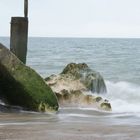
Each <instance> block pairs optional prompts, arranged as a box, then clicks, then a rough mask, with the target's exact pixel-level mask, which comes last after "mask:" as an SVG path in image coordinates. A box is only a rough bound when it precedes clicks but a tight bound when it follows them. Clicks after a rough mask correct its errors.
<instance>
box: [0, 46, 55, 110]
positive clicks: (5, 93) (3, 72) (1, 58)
mask: <svg viewBox="0 0 140 140" xmlns="http://www.w3.org/2000/svg"><path fill="white" fill-rule="evenodd" d="M0 91H1V92H0V94H1V95H0V96H2V97H4V98H6V100H7V101H8V103H9V104H11V105H15V106H21V107H24V108H26V109H29V110H33V111H42V112H45V111H56V110H58V101H57V98H56V96H55V94H54V93H53V91H52V90H51V88H50V87H49V86H48V85H46V83H45V81H44V80H43V79H42V78H41V77H40V76H39V75H38V74H37V73H36V72H35V71H34V70H33V69H31V68H29V67H27V66H25V65H24V64H23V63H22V62H21V61H20V60H19V59H18V58H17V57H16V56H15V55H14V54H13V53H12V52H10V51H9V50H8V49H7V48H6V47H4V46H3V45H2V44H0Z"/></svg>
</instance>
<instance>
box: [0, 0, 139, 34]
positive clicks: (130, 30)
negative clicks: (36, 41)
mask: <svg viewBox="0 0 140 140" xmlns="http://www.w3.org/2000/svg"><path fill="white" fill-rule="evenodd" d="M23 3H24V0H0V36H9V34H10V19H11V16H23ZM29 22H30V25H29V36H47V37H140V0H29Z"/></svg>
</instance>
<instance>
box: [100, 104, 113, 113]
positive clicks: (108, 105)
mask: <svg viewBox="0 0 140 140" xmlns="http://www.w3.org/2000/svg"><path fill="white" fill-rule="evenodd" d="M100 107H101V109H102V110H106V111H110V110H111V104H110V103H108V102H103V103H101V105H100Z"/></svg>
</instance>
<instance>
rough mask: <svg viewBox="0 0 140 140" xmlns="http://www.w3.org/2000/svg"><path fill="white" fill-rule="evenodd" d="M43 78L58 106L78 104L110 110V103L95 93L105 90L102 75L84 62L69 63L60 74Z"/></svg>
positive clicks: (104, 91)
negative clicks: (56, 99) (55, 97)
mask: <svg viewBox="0 0 140 140" xmlns="http://www.w3.org/2000/svg"><path fill="white" fill-rule="evenodd" d="M45 80H46V83H47V84H48V85H49V86H50V87H51V88H52V90H53V91H54V92H55V94H56V96H57V97H58V101H59V104H60V106H71V105H74V106H77V105H78V106H85V107H87V106H88V107H95V108H98V109H102V110H107V111H109V110H111V105H110V106H109V104H110V103H109V102H108V101H107V100H106V99H103V98H102V97H100V96H98V95H97V94H101V93H106V91H107V90H106V86H105V82H104V79H103V77H102V76H101V75H100V74H99V73H98V72H95V71H93V70H91V69H90V68H89V67H88V65H87V64H85V63H82V64H75V63H70V64H68V65H67V66H66V67H65V68H64V70H63V71H62V72H61V73H60V74H58V75H51V76H50V77H47V78H46V79H45ZM95 93H96V94H95Z"/></svg>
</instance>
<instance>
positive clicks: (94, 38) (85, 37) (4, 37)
mask: <svg viewBox="0 0 140 140" xmlns="http://www.w3.org/2000/svg"><path fill="white" fill-rule="evenodd" d="M3 37H4V38H10V36H0V38H3ZM28 38H77V39H78V38H79V39H80V38H81V39H82V38H83V39H84V38H85V39H86V38H88V39H90V38H91V39H140V37H70V36H66V37H65V36H28Z"/></svg>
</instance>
